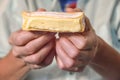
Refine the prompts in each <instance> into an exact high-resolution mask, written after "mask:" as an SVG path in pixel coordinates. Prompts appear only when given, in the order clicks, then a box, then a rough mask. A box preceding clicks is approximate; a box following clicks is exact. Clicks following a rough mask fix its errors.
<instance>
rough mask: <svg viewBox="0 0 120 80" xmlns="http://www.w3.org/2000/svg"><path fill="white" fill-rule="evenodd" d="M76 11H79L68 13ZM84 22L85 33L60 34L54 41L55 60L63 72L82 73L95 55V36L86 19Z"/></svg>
mask: <svg viewBox="0 0 120 80" xmlns="http://www.w3.org/2000/svg"><path fill="white" fill-rule="evenodd" d="M66 10H67V9H66ZM76 10H77V11H78V10H79V9H71V10H70V9H69V10H68V12H69V11H70V12H72V11H73V12H74V11H76ZM85 22H86V26H85V27H86V29H85V32H83V33H62V34H60V38H59V39H58V40H57V41H56V53H57V55H56V60H57V63H58V66H59V67H60V68H61V69H63V70H68V71H82V70H83V69H84V67H85V66H86V65H88V64H89V62H90V61H91V60H92V59H93V58H94V56H95V54H96V50H97V36H96V34H95V32H94V30H93V29H92V27H91V24H90V22H89V20H88V18H87V17H86V18H85Z"/></svg>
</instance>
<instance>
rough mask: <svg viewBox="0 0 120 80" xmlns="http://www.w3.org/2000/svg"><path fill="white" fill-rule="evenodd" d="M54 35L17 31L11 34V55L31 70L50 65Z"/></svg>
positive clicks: (52, 56) (52, 55)
mask: <svg viewBox="0 0 120 80" xmlns="http://www.w3.org/2000/svg"><path fill="white" fill-rule="evenodd" d="M54 40H55V37H54V33H47V32H46V33H43V32H32V31H31V32H30V31H23V30H19V31H16V32H14V33H12V34H11V36H10V39H9V42H10V44H11V45H12V46H13V47H12V54H13V55H14V56H16V57H18V58H20V59H22V60H24V62H25V63H27V64H28V66H29V67H30V68H31V69H36V68H42V67H45V66H47V65H49V64H51V62H52V60H53V58H54V54H55V52H54V45H55V43H54V42H55V41H54Z"/></svg>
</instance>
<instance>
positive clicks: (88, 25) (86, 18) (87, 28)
mask: <svg viewBox="0 0 120 80" xmlns="http://www.w3.org/2000/svg"><path fill="white" fill-rule="evenodd" d="M85 23H86V26H85V32H87V31H90V30H93V28H92V26H91V23H90V21H89V19H88V17H87V16H85ZM93 31H94V30H93Z"/></svg>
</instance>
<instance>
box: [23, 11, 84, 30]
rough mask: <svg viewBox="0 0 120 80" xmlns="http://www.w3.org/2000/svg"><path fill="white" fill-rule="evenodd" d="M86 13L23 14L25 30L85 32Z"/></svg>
mask: <svg viewBox="0 0 120 80" xmlns="http://www.w3.org/2000/svg"><path fill="white" fill-rule="evenodd" d="M84 28H85V21H84V13H83V12H76V13H63V12H31V13H27V12H24V13H23V30H38V31H50V32H83V31H84Z"/></svg>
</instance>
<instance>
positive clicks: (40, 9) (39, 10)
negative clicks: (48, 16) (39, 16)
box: [37, 8, 46, 12]
mask: <svg viewBox="0 0 120 80" xmlns="http://www.w3.org/2000/svg"><path fill="white" fill-rule="evenodd" d="M37 11H38V12H44V11H46V9H44V8H39V9H38V10H37Z"/></svg>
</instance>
